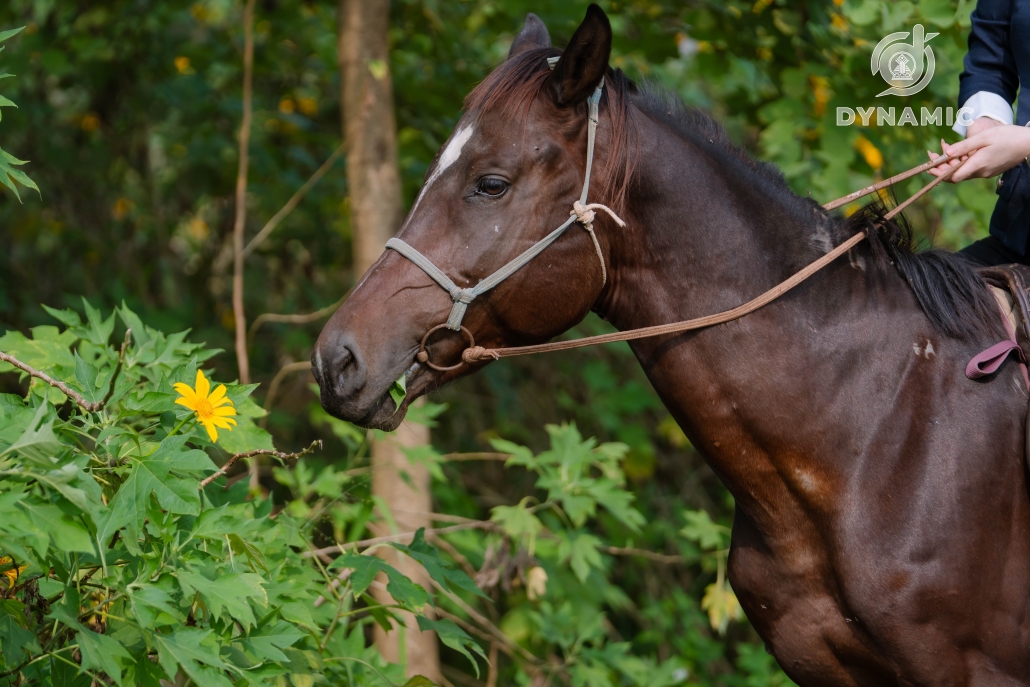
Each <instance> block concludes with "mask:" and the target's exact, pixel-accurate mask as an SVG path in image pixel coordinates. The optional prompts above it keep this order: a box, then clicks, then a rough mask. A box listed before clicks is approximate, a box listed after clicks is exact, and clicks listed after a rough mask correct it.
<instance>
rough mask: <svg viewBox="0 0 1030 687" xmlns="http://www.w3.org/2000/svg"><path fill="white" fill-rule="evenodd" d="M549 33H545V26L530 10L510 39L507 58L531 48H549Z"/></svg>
mask: <svg viewBox="0 0 1030 687" xmlns="http://www.w3.org/2000/svg"><path fill="white" fill-rule="evenodd" d="M550 47H551V34H549V33H547V26H545V25H544V22H542V21H541V20H540V17H538V16H536V15H535V14H533V13H532V12H530V13H529V14H527V15H526V24H525V26H523V27H522V30H521V31H519V35H517V36H515V40H514V41H512V44H511V50H509V51H508V59H509V60H510V59H511V58H513V57H515V56H516V55H518V54H519V53H523V52H526V51H527V50H532V49H533V48H550Z"/></svg>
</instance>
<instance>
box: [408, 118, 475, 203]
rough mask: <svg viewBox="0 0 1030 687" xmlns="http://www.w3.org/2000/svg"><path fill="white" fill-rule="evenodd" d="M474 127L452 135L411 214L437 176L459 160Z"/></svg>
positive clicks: (420, 192)
mask: <svg viewBox="0 0 1030 687" xmlns="http://www.w3.org/2000/svg"><path fill="white" fill-rule="evenodd" d="M474 128H475V127H473V126H472V125H469V126H466V127H465V128H463V129H459V130H458V131H456V132H455V133H454V135H453V136H451V140H450V142H449V143H448V144H447V147H446V148H444V149H443V152H442V153H440V159H439V160H438V161H437V164H436V169H434V170H433V173H432V174H430V175H429V178H428V179H427V180H426V183H425V184H423V186H422V190H421V191H419V194H418V198H417V199H416V200H415V204H414V205H413V206H412V207H411V214H415V209H416V208H417V207H418V204H419V203H421V202H422V197H423V196H425V195H426V189H428V188H429V187H430V186H431V185H432V184H433V182H434V181H436V178H437V177H439V176H440V175H441V174H443V173H444V171H446V169H447V168H448V167H450V166H451V165H453V164H454V163H455V162H457V161H458V158H460V157H461V149H462V148H464V147H465V144H466V143H468V140H469V139H470V138H472V132H473V130H474Z"/></svg>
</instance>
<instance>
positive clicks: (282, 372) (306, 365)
mask: <svg viewBox="0 0 1030 687" xmlns="http://www.w3.org/2000/svg"><path fill="white" fill-rule="evenodd" d="M310 369H311V361H310V360H302V361H300V362H296V363H289V364H287V365H283V366H282V367H281V368H279V371H278V372H276V373H275V376H274V377H272V382H271V384H269V385H268V394H266V395H265V405H264V409H265V412H266V413H267V412H268V411H270V410H271V409H272V401H274V400H275V397H276V395H277V394H278V393H279V386H280V385H281V384H282V381H283V378H284V377H286V375H288V374H290V373H292V372H300V371H301V370H310ZM262 426H264V422H262Z"/></svg>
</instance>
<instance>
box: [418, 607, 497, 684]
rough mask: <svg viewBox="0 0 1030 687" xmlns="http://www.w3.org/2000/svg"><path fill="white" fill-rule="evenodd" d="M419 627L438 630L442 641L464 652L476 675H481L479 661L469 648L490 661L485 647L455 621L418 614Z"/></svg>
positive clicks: (437, 632) (425, 629)
mask: <svg viewBox="0 0 1030 687" xmlns="http://www.w3.org/2000/svg"><path fill="white" fill-rule="evenodd" d="M418 629H420V630H422V631H423V632H425V631H427V630H432V631H434V632H436V635H437V636H438V637H439V638H440V641H441V642H443V643H444V644H446V645H447V646H449V647H450V648H452V649H454V650H455V651H457V652H459V653H460V654H462V655H463V656H464V657H465V658H467V659H468V660H469V662H470V663H471V664H472V667H473V668H475V670H476V677H477V678H478V677H479V663H477V662H476V659H475V658H473V657H472V654H471V653H469V649H471V650H472V651H474V652H475V653H476V654H477V655H478V656H479V657H480V658H482V659H483V660H484V661H486V662H487V663H489V661H488V660H487V658H486V654H485V653H484V652H483V647H481V646H479V644H477V643H476V641H475V640H474V639H472V638H471V637H469V636H468V634H466V633H465V630H463V629H461V628H460V627H458V626H457V625H455V624H454V622H452V621H450V620H447V619H446V618H441V619H440V620H431V619H430V618H427V617H425V616H422V615H420V616H418Z"/></svg>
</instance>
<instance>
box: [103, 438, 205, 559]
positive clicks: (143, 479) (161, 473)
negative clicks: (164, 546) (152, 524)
mask: <svg viewBox="0 0 1030 687" xmlns="http://www.w3.org/2000/svg"><path fill="white" fill-rule="evenodd" d="M186 439H187V437H186V436H185V435H181V434H178V435H174V436H170V437H166V438H165V439H164V441H162V442H161V444H160V446H158V448H157V449H156V450H155V451H154V452H153V453H152V454H151V455H149V456H142V457H141V456H130V460H129V462H130V463H131V465H132V470H131V472H130V473H129V477H128V479H126V480H125V483H124V484H122V486H121V488H119V489H118V492H117V493H116V494H115V495H114V498H113V499H111V503H110V513H111V514H110V516H109V518H108V519H107V520H106V521H105V522H104V523H103V525H102V526H100V524H99V523H98V526H99V531H98V536H99V537H100V538H101V541H104V540H105V539H106V537H108V536H110V535H111V534H114V531H115V530H117V529H119V528H120V527H122V526H124V525H126V524H128V525H131V526H132V527H133V529H134V532H138V530H139V528H141V527H142V526H143V521H144V520H145V519H146V517H147V513H146V510H147V504H148V503H149V501H150V495H151V494H154V495H155V496H156V497H157V500H158V503H160V504H161V507H162V508H164V509H166V510H168V511H169V512H171V513H179V514H185V515H197V514H199V513H200V497H199V495H198V492H197V477H198V474H197V473H200V472H201V471H207V470H215V469H216V468H215V465H214V463H212V462H211V459H210V458H209V457H208V455H207V454H206V453H204V452H203V451H199V450H184V445H185V443H186ZM176 472H179V473H187V474H190V475H191V478H190V479H183V478H180V477H176V476H175V474H174V473H176Z"/></svg>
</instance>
